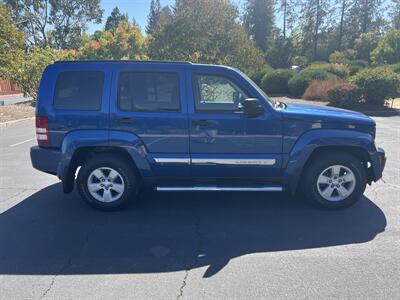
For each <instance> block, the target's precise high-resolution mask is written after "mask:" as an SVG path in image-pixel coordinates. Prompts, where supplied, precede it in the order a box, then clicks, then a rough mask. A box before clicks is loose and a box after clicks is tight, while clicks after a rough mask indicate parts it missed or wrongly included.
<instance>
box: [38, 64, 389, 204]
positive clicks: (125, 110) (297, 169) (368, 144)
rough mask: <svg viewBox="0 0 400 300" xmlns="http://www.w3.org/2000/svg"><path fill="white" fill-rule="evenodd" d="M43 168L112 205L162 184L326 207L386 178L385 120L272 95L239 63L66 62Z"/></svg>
mask: <svg viewBox="0 0 400 300" xmlns="http://www.w3.org/2000/svg"><path fill="white" fill-rule="evenodd" d="M36 133H37V140H38V146H35V147H33V148H32V149H31V160H32V164H33V166H34V167H35V168H36V169H38V170H40V171H43V172H46V173H50V174H54V175H57V176H58V177H59V178H60V179H61V181H62V185H63V190H64V192H65V193H69V192H71V191H72V190H73V188H74V185H75V182H76V186H77V189H78V191H79V193H80V194H81V196H82V198H83V199H84V200H85V201H86V202H87V203H89V204H90V205H92V206H94V207H96V208H100V209H105V210H112V209H116V208H120V207H122V206H125V205H126V204H128V203H130V202H132V201H134V200H135V199H137V198H138V192H139V191H140V189H142V188H143V187H146V186H147V187H152V188H154V189H156V190H157V191H271V192H280V191H287V192H289V193H292V194H295V193H297V192H300V193H302V195H303V198H305V199H308V200H310V201H312V202H313V203H314V204H316V205H318V206H320V207H323V208H343V207H347V206H350V205H352V204H354V203H355V202H356V201H357V200H359V199H360V198H361V196H362V194H363V192H364V190H365V187H366V184H367V183H371V182H372V181H377V180H378V179H379V178H381V177H382V171H383V168H384V165H385V161H386V158H385V153H384V151H383V150H382V149H380V148H377V147H376V145H375V142H374V140H375V122H374V121H373V120H372V119H371V118H369V117H367V116H365V115H363V114H361V113H356V112H352V111H348V110H342V109H336V108H322V107H317V106H307V105H292V104H285V103H281V102H275V101H272V100H270V99H269V98H268V97H267V96H266V95H265V94H264V93H263V91H262V90H261V89H260V88H259V87H258V86H257V85H256V84H255V83H253V82H252V81H251V80H250V79H249V78H248V77H247V76H246V75H245V74H243V73H242V72H240V71H239V70H237V69H235V68H231V67H226V66H216V65H203V64H192V63H187V62H156V61H147V62H135V61H79V62H56V63H54V64H52V65H49V66H48V67H47V68H46V69H45V71H44V73H43V76H42V80H41V83H40V88H39V92H38V98H37V104H36Z"/></svg>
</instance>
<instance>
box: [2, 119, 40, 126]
mask: <svg viewBox="0 0 400 300" xmlns="http://www.w3.org/2000/svg"><path fill="white" fill-rule="evenodd" d="M33 119H35V117H29V118H24V119H18V120H12V121H7V122H3V123H0V127H7V126H10V125H13V124H15V123H19V122H22V121H27V120H33Z"/></svg>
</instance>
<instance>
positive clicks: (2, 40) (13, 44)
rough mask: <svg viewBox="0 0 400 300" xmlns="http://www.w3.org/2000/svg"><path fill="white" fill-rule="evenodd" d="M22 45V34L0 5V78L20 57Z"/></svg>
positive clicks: (6, 10) (3, 6) (5, 9)
mask: <svg viewBox="0 0 400 300" xmlns="http://www.w3.org/2000/svg"><path fill="white" fill-rule="evenodd" d="M24 43H25V40H24V34H23V33H22V32H20V31H19V30H18V29H17V28H16V27H15V25H14V23H13V22H12V19H11V14H10V11H9V10H8V9H7V7H6V6H5V5H1V4H0V77H5V76H6V74H7V73H8V72H9V71H10V69H12V62H13V61H15V60H16V59H17V58H18V57H20V56H21V55H22V53H23V47H24Z"/></svg>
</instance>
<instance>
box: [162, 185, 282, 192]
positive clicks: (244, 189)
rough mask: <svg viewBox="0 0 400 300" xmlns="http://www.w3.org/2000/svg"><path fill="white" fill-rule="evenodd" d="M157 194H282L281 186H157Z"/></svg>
mask: <svg viewBox="0 0 400 300" xmlns="http://www.w3.org/2000/svg"><path fill="white" fill-rule="evenodd" d="M156 190H157V191H158V192H189V191H195V192H214V191H217V192H282V191H283V188H282V187H281V186H260V187H218V186H157V187H156Z"/></svg>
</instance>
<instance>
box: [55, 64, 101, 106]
mask: <svg viewBox="0 0 400 300" xmlns="http://www.w3.org/2000/svg"><path fill="white" fill-rule="evenodd" d="M103 85H104V73H103V72H99V71H68V72H61V73H60V74H59V75H58V78H57V83H56V88H55V93H54V107H55V108H56V109H68V110H99V109H100V106H101V98H102V95H103Z"/></svg>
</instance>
